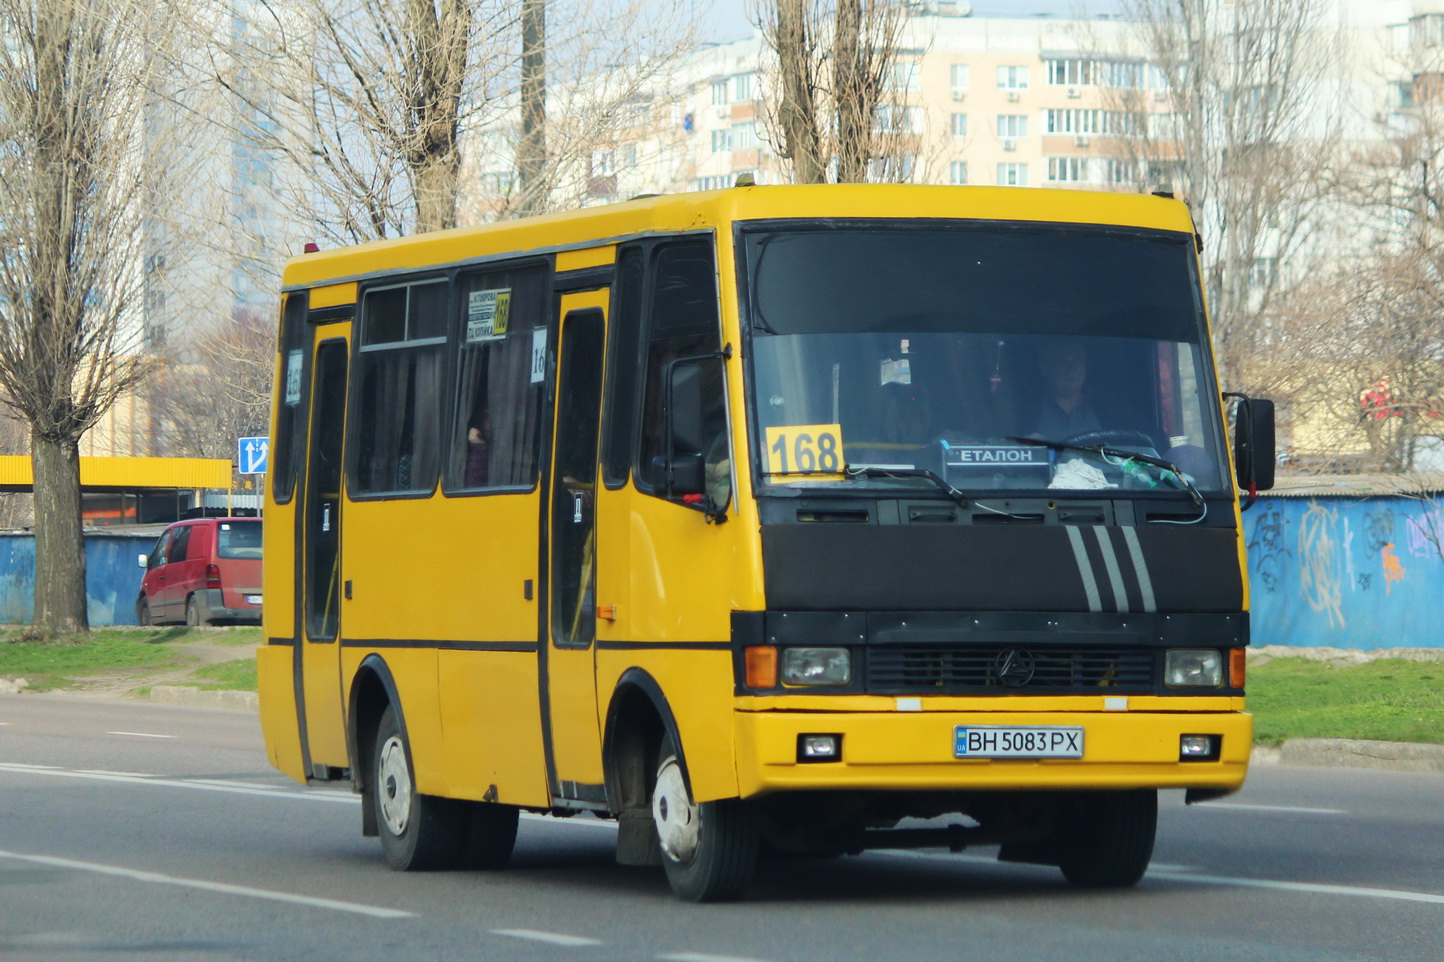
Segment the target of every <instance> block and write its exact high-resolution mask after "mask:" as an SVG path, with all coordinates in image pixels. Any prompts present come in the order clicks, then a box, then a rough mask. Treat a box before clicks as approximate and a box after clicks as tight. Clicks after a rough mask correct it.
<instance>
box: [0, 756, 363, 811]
mask: <svg viewBox="0 0 1444 962" xmlns="http://www.w3.org/2000/svg"><path fill="white" fill-rule="evenodd" d="M0 772H10V773H12V774H17V775H51V776H54V777H58V778H85V779H91V780H93V781H97V782H122V783H125V784H130V785H159V786H161V787H162V788H189V789H192V790H193V791H200V792H229V793H231V794H233V795H260V796H263V797H265V798H292V799H300V800H302V801H311V802H332V803H341V804H345V805H355V804H358V803H359V802H360V801H361V799H360V796H357V795H343V794H341V793H340V792H308V791H304V790H300V789H298V790H296V791H289V790H286V789H279V788H254V787H247V786H234V785H217V784H211V783H208V782H204V781H187V780H185V779H179V778H165V777H164V776H160V775H120V774H115V775H112V774H105V773H102V772H93V771H78V770H72V769H65V768H54V767H51V766H48V765H22V764H16V763H11V762H0Z"/></svg>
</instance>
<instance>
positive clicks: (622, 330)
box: [601, 244, 646, 488]
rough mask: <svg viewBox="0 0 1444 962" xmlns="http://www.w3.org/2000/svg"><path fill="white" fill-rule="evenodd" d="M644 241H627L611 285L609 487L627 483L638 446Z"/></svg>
mask: <svg viewBox="0 0 1444 962" xmlns="http://www.w3.org/2000/svg"><path fill="white" fill-rule="evenodd" d="M645 262H646V252H645V250H644V249H643V248H642V246H641V245H640V244H632V245H628V246H625V247H623V248H622V249H621V250H620V252H619V253H618V256H617V280H616V284H615V285H614V286H613V287H612V316H611V319H610V321H609V324H608V326H609V328H610V331H609V334H608V337H607V382H606V393H605V395H604V397H605V404H604V410H603V412H602V454H601V459H602V478H603V480H604V481H605V482H606V485H607V487H609V488H619V487H621V486H623V485H624V484H626V483H627V475H628V473H629V472H630V471H631V468H632V455H633V454H634V452H635V451H636V449H637V400H638V398H637V388H638V386H639V385H640V383H641V377H640V376H639V375H638V371H637V365H639V364H640V363H641V362H642V356H641V355H642V305H643V303H644V301H645V294H646V289H645V286H644V276H643V265H644V264H645Z"/></svg>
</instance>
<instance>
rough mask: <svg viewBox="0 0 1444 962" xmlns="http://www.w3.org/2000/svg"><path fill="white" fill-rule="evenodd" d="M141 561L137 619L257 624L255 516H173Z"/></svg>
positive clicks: (258, 538) (258, 526)
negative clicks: (188, 518) (186, 518)
mask: <svg viewBox="0 0 1444 962" xmlns="http://www.w3.org/2000/svg"><path fill="white" fill-rule="evenodd" d="M139 561H140V566H141V567H142V568H144V569H145V577H144V578H143V579H141V582H140V597H139V598H137V599H136V601H135V620H136V621H137V622H138V623H139V624H142V625H159V624H165V623H167V622H176V623H179V622H184V623H185V624H188V625H209V624H215V623H218V622H232V623H236V624H251V625H259V624H260V623H261V520H260V519H259V518H197V519H196V520H194V521H177V522H176V523H175V524H173V525H171V526H170V527H169V528H166V529H165V531H163V532H162V533H161V536H160V537H159V538H158V539H156V542H155V547H154V548H152V549H151V552H150V554H148V555H144V554H143V555H141V556H140V559H139Z"/></svg>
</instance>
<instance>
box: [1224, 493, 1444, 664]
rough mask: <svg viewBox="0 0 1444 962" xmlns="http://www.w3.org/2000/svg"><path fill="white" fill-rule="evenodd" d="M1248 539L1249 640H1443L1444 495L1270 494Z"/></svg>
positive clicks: (1437, 643) (1247, 519)
mask: <svg viewBox="0 0 1444 962" xmlns="http://www.w3.org/2000/svg"><path fill="white" fill-rule="evenodd" d="M1244 537H1245V544H1246V546H1247V549H1248V564H1249V574H1250V579H1251V584H1252V589H1253V590H1252V599H1253V601H1252V607H1253V615H1252V627H1253V638H1254V643H1255V644H1261V645H1262V644H1284V645H1298V646H1315V645H1329V646H1333V647H1339V648H1360V649H1373V648H1394V647H1444V502H1436V501H1432V500H1428V499H1417V498H1399V497H1377V498H1316V499H1303V498H1266V499H1262V500H1260V501H1259V502H1258V504H1257V505H1256V506H1255V508H1254V509H1253V510H1251V511H1249V512H1248V513H1246V514H1245V515H1244Z"/></svg>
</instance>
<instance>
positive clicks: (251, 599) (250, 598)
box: [246, 595, 261, 605]
mask: <svg viewBox="0 0 1444 962" xmlns="http://www.w3.org/2000/svg"><path fill="white" fill-rule="evenodd" d="M260 603H261V596H260V595H246V604H248V605H258V604H260Z"/></svg>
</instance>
